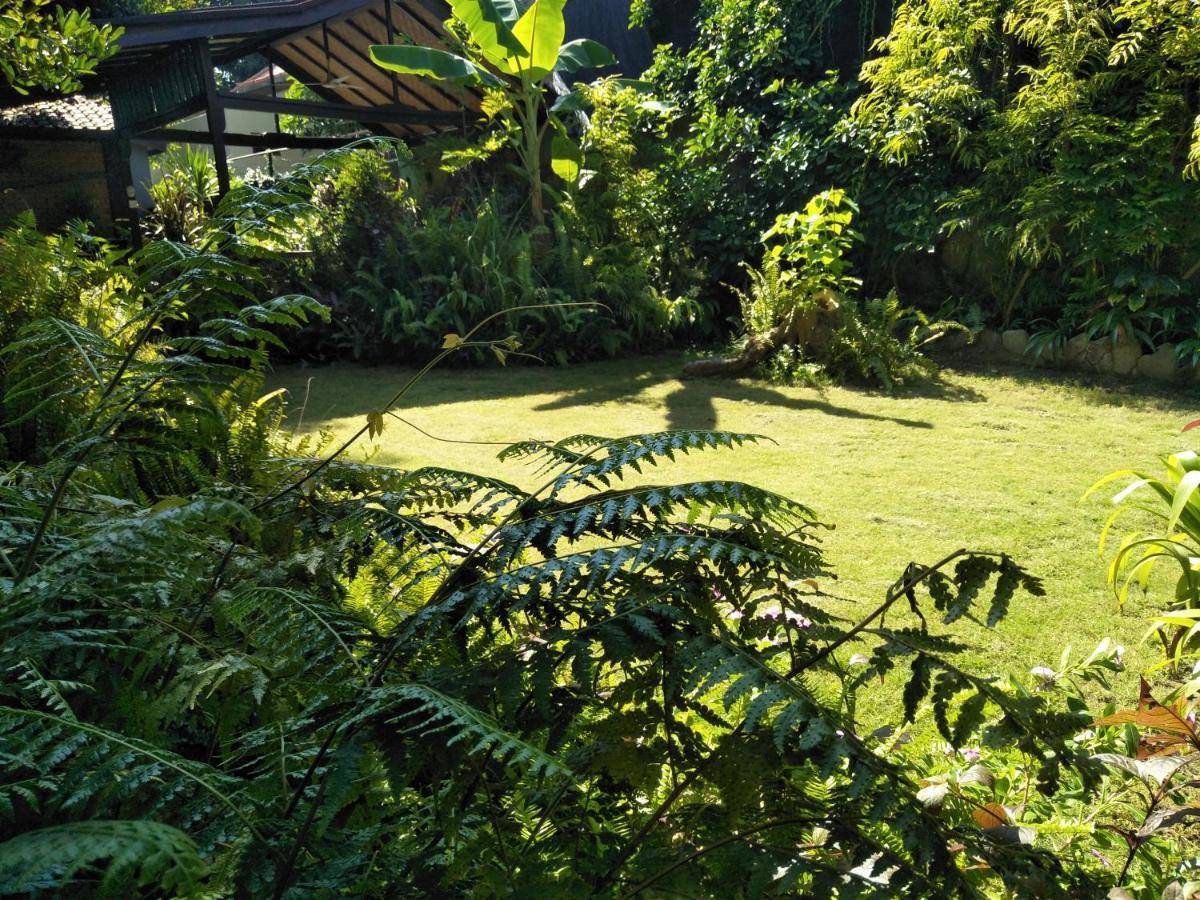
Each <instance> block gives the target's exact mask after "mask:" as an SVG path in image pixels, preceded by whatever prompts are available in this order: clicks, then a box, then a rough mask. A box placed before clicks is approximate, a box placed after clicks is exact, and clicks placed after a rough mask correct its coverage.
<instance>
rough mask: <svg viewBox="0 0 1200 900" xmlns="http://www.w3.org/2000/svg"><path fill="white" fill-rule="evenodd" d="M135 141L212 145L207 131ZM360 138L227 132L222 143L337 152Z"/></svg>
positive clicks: (156, 134) (166, 131)
mask: <svg viewBox="0 0 1200 900" xmlns="http://www.w3.org/2000/svg"><path fill="white" fill-rule="evenodd" d="M134 138H135V140H138V141H154V142H158V141H161V142H163V143H167V144H205V145H211V144H212V143H213V140H214V138H213V135H212V133H211V132H208V131H191V130H189V129H187V128H154V129H152V130H150V131H143V132H141V133H139V134H137V135H135V136H134ZM359 140H362V138H361V137H344V138H339V137H317V136H315V135H314V136H310V135H300V134H284V133H283V132H277V133H273V134H243V133H239V132H232V131H227V132H226V133H225V143H226V144H228V145H229V146H231V147H250V148H254V147H267V148H269V149H279V150H336V149H337V148H338V147H344V146H346V145H347V144H352V143H354V142H355V141H359Z"/></svg>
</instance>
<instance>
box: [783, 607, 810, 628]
mask: <svg viewBox="0 0 1200 900" xmlns="http://www.w3.org/2000/svg"><path fill="white" fill-rule="evenodd" d="M784 618H786V619H787V620H788V621H789V622H791V623H792V624H793V625H795V626H796V627H797V628H812V620H811V619H807V618H805V617H804V616H802V615H800V613H798V612H796V611H795V610H791V609H789V610H788V611H787V612H786V613H784Z"/></svg>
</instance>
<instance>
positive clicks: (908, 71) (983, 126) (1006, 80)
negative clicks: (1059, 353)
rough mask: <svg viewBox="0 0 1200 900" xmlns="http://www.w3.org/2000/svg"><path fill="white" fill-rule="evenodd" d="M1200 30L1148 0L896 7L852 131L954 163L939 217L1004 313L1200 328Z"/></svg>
mask: <svg viewBox="0 0 1200 900" xmlns="http://www.w3.org/2000/svg"><path fill="white" fill-rule="evenodd" d="M1194 24H1195V23H1194V21H1193V18H1192V9H1191V7H1190V6H1188V5H1187V4H1185V3H1179V2H1144V0H1122V2H1117V3H1108V2H1098V0H1089V2H1084V3H1082V4H1073V5H1071V6H1070V7H1069V8H1068V7H1063V6H1062V5H1061V4H1057V3H1054V2H1052V0H1035V2H1029V3H1022V4H1017V5H1015V6H1014V5H1013V4H1011V3H1007V2H1001V0H969V2H963V3H960V2H947V0H910V2H907V3H905V4H904V5H902V6H901V7H900V8H899V10H898V12H897V15H896V20H895V24H894V27H893V29H892V32H891V34H890V35H889V36H888V37H887V38H886V39H885V40H884V41H882V42H881V44H880V47H879V49H880V55H879V57H878V58H876V59H873V60H871V61H869V62H868V63H867V64H866V65H865V66H864V68H863V73H862V74H863V78H864V80H865V81H866V82H867V84H868V85H869V86H870V90H869V92H868V93H867V94H866V96H864V97H863V98H861V99H860V100H859V101H858V103H857V105H856V107H855V112H854V123H855V128H856V129H858V131H859V133H860V135H861V136H862V138H863V139H864V140H865V141H866V142H867V143H868V144H869V146H870V148H871V151H872V154H873V155H874V156H875V158H876V159H878V160H880V161H881V162H882V163H883V164H884V165H887V166H891V167H898V168H903V167H907V166H912V165H916V166H918V167H919V168H920V170H922V171H930V170H931V169H932V170H936V171H939V172H940V173H941V175H940V180H941V183H942V184H943V185H944V186H945V187H946V188H947V191H948V193H947V196H946V199H945V202H944V203H942V204H941V206H940V207H939V208H936V209H931V210H930V213H933V214H936V216H937V218H938V219H940V222H939V223H938V224H939V229H940V230H941V231H942V232H943V233H949V232H952V231H958V232H961V233H962V234H961V236H960V241H961V243H963V244H966V245H968V246H969V247H971V248H972V252H973V255H974V262H973V263H972V264H971V265H970V269H971V271H970V272H969V275H970V277H971V279H972V281H973V282H974V284H975V286H976V289H977V290H982V291H984V292H986V293H987V294H988V295H990V307H991V310H990V311H991V314H992V316H993V317H994V320H995V321H999V322H1005V323H1009V322H1018V323H1033V328H1034V330H1040V329H1046V328H1048V329H1050V330H1054V331H1057V332H1058V334H1059V335H1060V339H1061V337H1065V336H1070V335H1071V334H1072V333H1074V332H1076V331H1080V330H1086V331H1088V332H1089V333H1091V334H1092V335H1093V336H1101V335H1106V336H1111V337H1114V338H1115V337H1118V336H1120V335H1122V334H1124V335H1126V336H1128V337H1131V338H1133V339H1136V340H1139V341H1141V342H1143V343H1146V344H1153V343H1157V342H1160V341H1164V340H1171V341H1176V342H1178V341H1182V340H1185V339H1189V338H1190V339H1194V338H1195V337H1196V336H1197V328H1198V326H1200V314H1198V313H1197V308H1196V304H1195V299H1194V297H1195V291H1196V289H1197V287H1198V286H1200V285H1198V284H1197V282H1196V280H1195V276H1196V273H1197V266H1196V260H1195V258H1194V256H1195V254H1194V252H1193V251H1192V249H1191V248H1193V247H1195V246H1196V243H1197V240H1200V232H1198V231H1197V229H1198V228H1200V186H1198V185H1197V184H1196V182H1195V181H1194V180H1193V176H1194V175H1195V165H1196V159H1197V153H1198V150H1197V148H1198V147H1200V143H1197V139H1196V132H1195V110H1194V109H1193V108H1192V105H1191V104H1190V103H1189V102H1188V101H1187V100H1186V99H1185V98H1186V97H1187V96H1189V95H1190V94H1191V92H1193V91H1194V89H1195V86H1196V84H1197V79H1198V77H1200V45H1198V44H1197V42H1196V41H1195V39H1194V33H1195V29H1194ZM1189 148H1190V149H1189Z"/></svg>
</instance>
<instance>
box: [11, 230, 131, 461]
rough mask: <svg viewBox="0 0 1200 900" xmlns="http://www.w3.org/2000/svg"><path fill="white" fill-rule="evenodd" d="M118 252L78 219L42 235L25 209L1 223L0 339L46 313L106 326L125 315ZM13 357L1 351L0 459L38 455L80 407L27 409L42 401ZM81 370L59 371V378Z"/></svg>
mask: <svg viewBox="0 0 1200 900" xmlns="http://www.w3.org/2000/svg"><path fill="white" fill-rule="evenodd" d="M122 256H123V254H122V253H121V252H120V251H118V250H116V249H115V248H114V247H112V246H111V245H109V244H108V243H107V242H105V241H104V240H102V239H100V238H96V237H93V236H91V235H90V234H88V231H87V228H86V226H85V225H84V224H82V223H76V224H73V225H70V226H68V227H67V228H66V229H65V230H63V231H62V232H61V233H59V234H52V235H43V234H42V233H41V232H39V231H38V229H37V225H36V223H35V222H34V219H33V216H32V215H31V214H29V213H24V214H22V215H20V216H18V218H17V220H16V221H15V222H14V223H13V224H12V225H10V226H9V227H8V228H5V229H4V230H3V231H0V298H3V304H4V314H3V315H2V316H0V347H6V346H8V345H9V344H10V343H12V342H13V341H14V340H15V339H16V337H17V335H18V333H19V332H20V330H21V329H22V328H25V327H26V326H28V325H30V324H32V323H34V322H37V321H41V320H44V319H51V318H53V319H56V320H59V321H61V322H63V323H64V327H68V328H69V327H71V326H76V325H78V326H84V327H91V328H111V327H117V326H120V325H122V324H124V323H125V322H126V320H127V318H128V315H129V311H130V307H129V304H128V297H127V288H128V286H129V281H128V273H127V271H126V269H125V268H124V267H123V266H122V264H121V259H122ZM15 362H16V361H15V360H14V359H13V357H12V356H11V355H9V356H0V459H6V458H7V459H29V460H40V459H42V458H43V456H44V455H45V454H47V453H50V452H52V450H53V447H54V445H55V443H56V441H57V440H58V439H59V438H61V436H62V434H63V432H64V430H65V429H66V428H67V427H68V426H69V423H70V420H71V419H72V418H73V417H74V416H75V415H76V414H77V413H78V410H75V409H73V408H72V407H71V406H70V405H69V404H65V405H63V406H61V407H59V408H58V409H57V410H56V411H55V412H54V413H53V414H51V413H46V414H44V415H40V416H38V417H37V418H36V419H31V418H27V417H25V415H24V414H25V412H26V411H27V409H28V408H30V407H32V406H33V405H35V404H38V403H41V402H42V400H43V399H44V398H43V397H42V396H41V395H40V390H41V388H40V387H39V388H38V389H37V390H33V391H30V390H29V389H28V386H26V385H22V384H21V381H20V379H19V377H18V376H16V375H15V374H14V373H13V366H14V363H15ZM83 375H84V372H83V371H82V370H79V369H78V368H77V367H76V366H74V365H73V366H71V368H70V371H64V372H63V373H62V378H63V380H64V382H66V381H69V380H71V379H73V378H74V377H76V376H83Z"/></svg>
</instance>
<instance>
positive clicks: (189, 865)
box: [0, 819, 208, 897]
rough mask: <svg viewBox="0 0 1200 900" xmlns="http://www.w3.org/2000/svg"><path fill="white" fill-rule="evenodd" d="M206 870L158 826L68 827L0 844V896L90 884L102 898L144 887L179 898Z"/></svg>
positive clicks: (187, 845) (178, 838)
mask: <svg viewBox="0 0 1200 900" xmlns="http://www.w3.org/2000/svg"><path fill="white" fill-rule="evenodd" d="M207 870H208V866H207V865H206V864H205V862H204V860H203V859H202V858H201V856H200V853H199V850H198V849H197V847H196V844H195V842H194V841H193V840H192V839H191V838H190V837H188V836H187V835H186V834H184V833H183V832H182V831H180V830H179V829H177V828H172V827H171V826H169V825H163V824H162V823H160V822H149V821H142V820H130V819H121V820H109V821H106V820H92V821H88V822H71V823H70V824H67V825H55V826H52V827H50V828H39V829H35V830H33V831H26V832H25V833H24V834H19V835H17V836H16V837H14V838H10V839H9V840H7V841H5V842H4V843H0V894H25V893H34V894H37V893H40V892H42V891H55V892H60V891H71V890H72V889H75V890H78V889H80V888H82V887H84V885H87V884H89V883H90V884H91V885H93V886H94V887H95V889H96V892H97V894H98V895H99V896H102V897H129V896H131V895H133V893H135V892H136V891H138V890H145V889H149V888H153V889H155V891H156V892H158V893H160V895H162V896H184V895H186V894H189V893H191V892H192V891H193V890H194V889H195V888H196V887H197V886H198V885H199V884H200V882H201V881H202V880H203V879H204V877H205V875H206V874H207ZM84 876H86V877H84Z"/></svg>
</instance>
